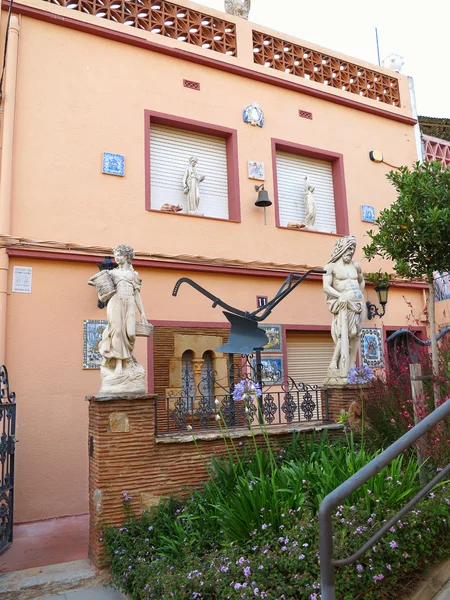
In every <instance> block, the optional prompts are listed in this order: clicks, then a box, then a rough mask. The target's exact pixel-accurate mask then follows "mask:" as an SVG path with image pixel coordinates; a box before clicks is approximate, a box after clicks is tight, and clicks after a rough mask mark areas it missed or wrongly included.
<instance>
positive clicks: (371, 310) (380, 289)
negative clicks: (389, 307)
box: [366, 283, 389, 321]
mask: <svg viewBox="0 0 450 600" xmlns="http://www.w3.org/2000/svg"><path fill="white" fill-rule="evenodd" d="M375 291H376V293H377V296H378V302H379V303H380V304H381V308H382V309H383V312H382V313H379V312H378V307H377V306H376V305H375V304H371V303H370V302H369V301H368V300H367V302H366V306H367V318H368V319H369V321H370V320H371V319H373V318H374V317H384V315H385V313H386V304H387V301H388V292H389V284H388V283H385V284H379V285H377V286H376V288H375Z"/></svg>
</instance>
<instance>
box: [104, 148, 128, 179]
mask: <svg viewBox="0 0 450 600" xmlns="http://www.w3.org/2000/svg"><path fill="white" fill-rule="evenodd" d="M102 173H105V174H106V175H119V176H120V177H123V176H124V175H125V156H123V154H112V153H111V152H103V160H102Z"/></svg>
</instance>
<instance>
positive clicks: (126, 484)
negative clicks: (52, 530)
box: [88, 392, 350, 565]
mask: <svg viewBox="0 0 450 600" xmlns="http://www.w3.org/2000/svg"><path fill="white" fill-rule="evenodd" d="M88 399H89V436H91V437H92V442H91V443H90V448H91V449H92V451H91V453H90V454H91V456H90V457H89V512H90V534H89V555H90V557H91V558H92V559H93V560H94V562H95V563H96V564H97V565H101V564H102V562H103V560H104V550H103V544H102V542H101V541H100V537H101V528H102V526H103V525H104V524H108V525H114V526H119V525H120V524H121V523H122V521H123V516H124V513H123V500H124V497H123V494H124V493H125V492H126V493H127V494H129V495H130V496H131V497H132V499H131V501H130V505H131V508H132V510H133V512H135V514H139V513H140V511H141V510H142V509H145V508H149V507H150V506H152V505H154V504H157V502H158V500H159V498H160V497H161V496H169V495H170V494H171V493H174V494H178V495H181V496H185V495H187V494H188V493H189V491H188V488H190V487H196V486H199V485H200V484H201V483H202V482H203V481H205V480H206V479H207V477H208V475H207V473H206V470H205V464H208V463H209V459H210V458H211V457H212V456H214V455H219V454H224V453H226V448H225V445H224V441H223V438H222V437H221V436H220V432H218V431H215V432H209V433H206V434H203V435H202V434H201V433H197V434H196V435H197V437H196V443H194V441H193V439H192V435H191V434H188V433H186V432H185V433H183V432H180V433H178V434H177V435H175V436H170V437H167V436H161V437H159V438H155V419H154V416H155V402H156V396H154V395H150V394H148V395H145V396H139V397H134V398H126V399H125V398H123V399H122V398H117V399H109V400H108V401H105V400H101V399H98V398H95V397H89V398H88ZM332 401H333V402H334V404H333V406H336V408H333V410H332V415H333V416H334V415H338V414H339V410H340V408H342V405H343V403H345V402H347V403H349V402H350V400H349V397H348V398H347V396H346V395H345V394H344V395H342V394H339V393H338V392H333V394H332ZM120 413H123V414H125V415H126V417H127V419H128V431H125V430H124V431H119V430H116V431H114V432H113V431H111V422H110V418H111V414H120ZM336 418H337V417H336ZM316 426H317V424H316ZM314 428H315V427H314V426H310V427H298V428H296V429H299V430H302V429H305V430H306V431H308V432H311V431H312V430H314ZM293 429H294V428H291V429H290V430H287V428H286V427H285V426H280V427H276V428H275V427H274V428H272V429H271V446H272V447H273V448H276V447H277V446H279V445H280V444H282V443H284V442H286V441H289V440H290V439H291V438H292V431H293ZM330 433H332V434H338V435H339V430H332V432H330ZM233 435H236V437H235V438H234V440H233V441H234V444H235V446H236V447H237V448H238V447H239V442H240V441H241V440H248V439H249V435H250V432H249V430H248V429H242V430H233ZM202 438H204V439H202ZM256 439H257V444H258V445H260V446H264V445H265V443H266V442H265V440H264V437H263V436H262V435H259V436H257V438H256ZM199 452H200V453H201V456H200V454H199Z"/></svg>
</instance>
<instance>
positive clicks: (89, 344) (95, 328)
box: [83, 319, 108, 369]
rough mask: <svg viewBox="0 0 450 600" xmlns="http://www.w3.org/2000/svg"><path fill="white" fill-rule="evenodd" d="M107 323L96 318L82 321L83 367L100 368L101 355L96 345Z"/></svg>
mask: <svg viewBox="0 0 450 600" xmlns="http://www.w3.org/2000/svg"><path fill="white" fill-rule="evenodd" d="M107 323H108V322H107V321H100V320H96V319H87V320H86V321H84V322H83V369H100V365H101V362H102V357H101V355H100V353H99V351H98V345H99V343H100V340H101V339H102V335H103V332H104V331H105V329H106V325H107Z"/></svg>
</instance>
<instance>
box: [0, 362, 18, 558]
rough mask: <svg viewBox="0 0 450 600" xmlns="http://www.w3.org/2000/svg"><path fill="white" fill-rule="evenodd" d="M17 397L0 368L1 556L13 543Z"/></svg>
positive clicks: (3, 369) (5, 374) (5, 372)
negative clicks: (11, 390) (10, 389)
mask: <svg viewBox="0 0 450 600" xmlns="http://www.w3.org/2000/svg"><path fill="white" fill-rule="evenodd" d="M15 434H16V395H15V394H14V392H10V391H9V381H8V370H7V368H6V367H5V366H4V365H1V366H0V465H1V479H0V554H1V553H2V552H3V551H4V550H6V548H8V546H10V545H11V544H12V541H13V508H14V450H15V445H16V438H15Z"/></svg>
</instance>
